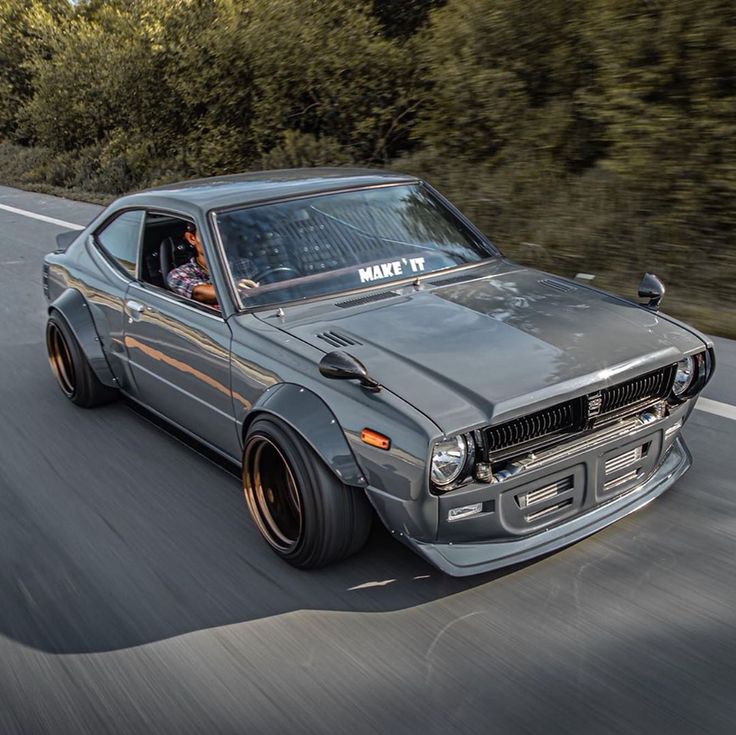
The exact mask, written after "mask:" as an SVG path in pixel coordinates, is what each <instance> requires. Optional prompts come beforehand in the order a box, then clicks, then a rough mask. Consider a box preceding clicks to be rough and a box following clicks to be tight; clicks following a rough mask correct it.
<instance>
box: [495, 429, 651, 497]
mask: <svg viewBox="0 0 736 735" xmlns="http://www.w3.org/2000/svg"><path fill="white" fill-rule="evenodd" d="M663 420H664V417H662V418H660V419H654V420H651V421H642V419H641V417H640V416H636V417H635V418H633V419H630V420H629V421H622V422H621V423H619V424H616V425H615V426H610V427H608V428H606V429H601V431H600V432H599V433H596V434H593V435H592V436H586V437H584V438H583V439H577V440H576V441H572V442H569V443H567V444H563V445H560V446H556V447H553V448H552V449H548V450H547V451H545V452H539V453H538V454H531V455H528V456H527V457H524V458H522V459H520V460H517V461H516V462H512V463H511V464H510V465H509V467H508V468H507V469H506V470H503V471H502V472H501V473H498V474H494V476H493V477H494V482H504V481H505V480H507V479H510V478H512V477H516V476H517V475H518V474H519V473H520V472H525V471H527V470H536V469H538V468H539V467H543V466H544V465H546V464H550V463H551V462H556V461H557V460H559V459H565V458H567V457H570V456H572V455H575V454H578V453H580V452H584V451H587V450H589V449H594V448H595V447H597V446H600V445H601V444H605V443H606V442H608V441H610V440H611V439H616V438H619V437H624V436H627V435H629V434H633V433H634V432H636V431H638V430H639V429H642V428H644V427H645V426H648V427H653V426H654V425H656V424H659V423H660V422H661V421H663ZM499 475H500V476H499Z"/></svg>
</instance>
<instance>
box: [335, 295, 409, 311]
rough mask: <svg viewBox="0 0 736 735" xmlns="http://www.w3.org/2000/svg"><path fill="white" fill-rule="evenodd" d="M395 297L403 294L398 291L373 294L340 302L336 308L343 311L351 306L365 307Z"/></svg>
mask: <svg viewBox="0 0 736 735" xmlns="http://www.w3.org/2000/svg"><path fill="white" fill-rule="evenodd" d="M394 296H401V294H400V293H399V292H398V291H379V292H378V293H371V294H368V295H367V296H357V297H356V298H354V299H345V300H344V301H338V302H337V303H336V304H335V306H339V307H340V308H341V309H347V308H348V307H350V306H363V305H364V304H370V303H372V302H373V301H383V299H392V298H393V297H394Z"/></svg>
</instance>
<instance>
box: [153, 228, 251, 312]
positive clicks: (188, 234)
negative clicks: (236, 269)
mask: <svg viewBox="0 0 736 735" xmlns="http://www.w3.org/2000/svg"><path fill="white" fill-rule="evenodd" d="M184 239H185V240H186V241H187V242H188V243H189V244H190V245H191V246H192V247H193V248H194V250H195V252H196V256H195V257H194V258H192V259H191V260H190V261H189V262H187V263H184V264H183V265H180V266H179V267H178V268H174V269H173V270H171V271H169V274H168V275H167V276H166V284H167V285H168V287H169V288H170V289H171V290H172V291H174V293H178V294H180V295H181V296H185V297H186V298H188V299H194V300H195V301H199V302H201V303H203V304H209V305H210V306H214V307H215V308H216V309H219V308H220V307H219V305H218V303H217V296H216V295H215V286H214V284H213V283H212V279H211V278H210V271H209V268H208V267H207V259H206V258H205V257H204V246H203V245H202V241H201V240H200V239H199V234H198V233H197V227H196V225H194V223H192V222H187V224H186V228H185V230H184ZM257 285H258V284H257V283H256V282H255V281H252V280H250V279H249V278H241V279H240V280H239V281H238V286H240V287H241V288H255V287H256V286H257Z"/></svg>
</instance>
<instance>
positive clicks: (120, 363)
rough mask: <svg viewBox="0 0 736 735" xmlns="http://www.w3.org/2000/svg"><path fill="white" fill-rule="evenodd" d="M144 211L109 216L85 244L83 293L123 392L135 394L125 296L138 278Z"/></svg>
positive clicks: (126, 211) (116, 213)
mask: <svg viewBox="0 0 736 735" xmlns="http://www.w3.org/2000/svg"><path fill="white" fill-rule="evenodd" d="M143 217H144V211H143V210H142V209H124V210H122V211H118V212H115V213H113V214H112V215H111V216H110V217H108V218H107V219H106V220H105V221H104V222H103V223H102V224H101V225H100V226H99V227H98V228H97V229H96V230H95V232H94V233H93V234H91V235H90V236H89V238H88V239H87V242H86V243H85V257H88V258H89V260H90V266H92V265H93V266H94V267H87V268H86V275H85V279H84V281H83V282H81V281H80V282H79V283H76V284H75V285H76V286H77V287H78V288H79V289H80V290H81V291H83V293H84V297H85V299H86V301H87V303H88V305H89V308H90V310H91V313H92V317H93V319H94V321H95V327H96V329H97V333H98V335H99V338H100V340H101V342H102V345H103V348H104V350H105V353H106V355H107V358H108V362H109V364H110V369H111V370H112V372H113V375H114V376H115V378H116V379H117V381H118V385H119V386H120V388H121V389H122V390H124V391H125V392H126V393H129V394H135V384H134V383H133V379H132V375H131V373H130V367H129V365H128V360H127V355H126V351H125V346H124V342H123V336H124V334H123V328H124V323H125V316H124V309H125V305H124V304H125V295H126V293H127V290H128V286H129V285H130V283H131V281H132V280H133V279H134V278H135V277H136V272H137V257H138V256H137V254H138V250H139V242H140V234H141V229H142V225H143Z"/></svg>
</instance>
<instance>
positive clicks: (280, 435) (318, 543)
mask: <svg viewBox="0 0 736 735" xmlns="http://www.w3.org/2000/svg"><path fill="white" fill-rule="evenodd" d="M243 491H244V494H245V500H246V503H247V505H248V510H249V511H250V515H251V517H252V518H253V520H254V521H255V524H256V526H257V527H258V531H259V532H260V534H261V536H263V538H264V539H265V540H266V541H267V542H268V545H269V546H270V547H271V549H272V550H273V551H274V552H275V553H276V554H277V555H278V556H280V557H281V558H282V559H283V560H284V561H286V562H288V563H289V564H291V565H293V566H295V567H299V568H300V569H314V568H316V567H323V566H325V565H326V564H331V563H333V562H336V561H339V560H340V559H344V558H345V557H346V556H350V554H353V553H355V552H356V551H357V550H358V549H359V548H360V547H361V546H363V544H364V543H365V540H366V538H367V537H368V532H369V531H370V525H371V519H372V511H371V508H370V505H369V503H368V499H367V498H366V496H365V492H364V490H363V489H362V488H354V487H348V486H347V485H344V484H343V483H342V482H340V480H339V479H338V478H337V477H336V475H335V474H334V472H333V471H332V470H331V469H330V468H329V467H328V466H327V465H326V464H325V462H324V461H323V459H322V458H321V457H320V456H319V455H317V453H316V452H315V451H314V449H313V448H312V447H311V446H310V445H309V444H307V442H306V441H305V440H304V439H303V437H301V436H300V435H299V434H298V433H297V432H296V431H295V430H294V429H293V428H292V427H291V426H289V425H288V424H286V423H285V422H284V421H282V420H281V419H280V418H278V417H277V416H273V415H267V414H261V415H260V416H256V418H255V419H254V420H253V421H252V422H251V424H250V426H249V427H248V431H247V434H246V437H245V441H244V447H243Z"/></svg>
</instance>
